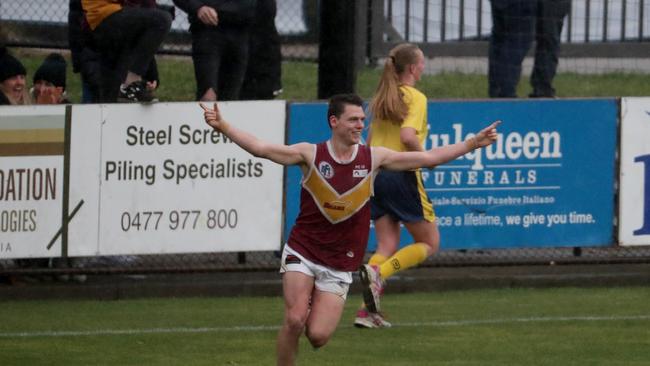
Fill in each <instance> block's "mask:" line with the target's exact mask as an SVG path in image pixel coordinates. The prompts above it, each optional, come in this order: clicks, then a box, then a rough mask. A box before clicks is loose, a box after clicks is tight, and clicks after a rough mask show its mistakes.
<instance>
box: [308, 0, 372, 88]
mask: <svg viewBox="0 0 650 366" xmlns="http://www.w3.org/2000/svg"><path fill="white" fill-rule="evenodd" d="M366 12H367V0H362V1H349V0H328V1H321V3H320V20H321V22H320V24H321V28H320V42H319V48H318V55H319V56H318V58H319V62H318V98H319V99H327V98H329V97H331V96H332V95H334V94H338V93H354V92H355V90H356V83H357V68H358V67H359V64H361V63H362V62H363V61H364V60H365V51H366V49H365V44H366V19H367V14H366Z"/></svg>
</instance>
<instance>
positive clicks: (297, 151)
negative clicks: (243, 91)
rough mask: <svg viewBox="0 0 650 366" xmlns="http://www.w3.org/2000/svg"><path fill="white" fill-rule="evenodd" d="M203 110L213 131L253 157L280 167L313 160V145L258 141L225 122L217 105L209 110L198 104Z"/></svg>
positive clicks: (206, 120)
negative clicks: (266, 160) (222, 135)
mask: <svg viewBox="0 0 650 366" xmlns="http://www.w3.org/2000/svg"><path fill="white" fill-rule="evenodd" d="M199 105H200V106H201V108H203V111H204V113H203V116H204V118H205V122H206V123H207V124H208V125H210V126H211V127H212V128H214V129H215V130H217V131H219V132H221V133H222V134H224V135H226V136H228V138H229V139H231V140H232V141H233V142H234V143H236V144H237V145H238V146H239V147H241V148H242V149H244V150H246V151H248V152H249V153H251V154H253V155H254V156H257V157H260V158H265V159H269V160H271V161H273V162H276V163H278V164H282V165H295V164H301V165H302V164H306V163H307V162H309V161H311V159H312V158H313V156H312V155H313V154H314V153H313V151H314V149H313V145H312V144H308V143H304V142H303V143H299V144H295V145H289V146H287V145H282V144H274V143H270V142H266V141H263V140H260V139H259V138H257V137H255V136H253V135H252V134H250V133H248V132H246V131H242V130H240V129H239V128H236V127H234V126H232V125H230V124H229V123H228V122H226V121H225V120H224V119H223V117H222V116H221V112H220V111H219V107H218V106H217V103H214V109H210V108H208V107H206V106H204V105H203V104H202V103H199Z"/></svg>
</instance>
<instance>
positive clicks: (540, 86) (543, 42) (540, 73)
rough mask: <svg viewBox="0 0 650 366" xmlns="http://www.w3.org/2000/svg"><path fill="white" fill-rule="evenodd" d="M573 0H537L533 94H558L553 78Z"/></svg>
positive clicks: (543, 95)
mask: <svg viewBox="0 0 650 366" xmlns="http://www.w3.org/2000/svg"><path fill="white" fill-rule="evenodd" d="M570 11H571V0H544V1H541V0H539V1H537V19H536V22H535V42H536V43H535V64H534V66H533V72H532V74H531V76H530V85H531V86H532V87H533V92H532V93H531V94H530V95H529V96H530V97H531V98H554V97H555V89H554V88H553V78H555V73H556V71H557V64H558V54H559V52H560V36H561V35H562V27H563V26H564V18H565V17H566V16H567V15H568V14H569V12H570Z"/></svg>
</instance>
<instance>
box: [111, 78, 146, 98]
mask: <svg viewBox="0 0 650 366" xmlns="http://www.w3.org/2000/svg"><path fill="white" fill-rule="evenodd" d="M117 100H118V101H120V102H153V101H154V97H153V95H152V94H151V92H150V91H149V90H148V89H147V83H145V81H144V80H138V81H134V82H132V83H131V84H129V85H126V86H124V85H122V86H120V93H119V95H118V97H117Z"/></svg>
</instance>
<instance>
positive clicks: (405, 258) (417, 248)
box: [368, 243, 428, 279]
mask: <svg viewBox="0 0 650 366" xmlns="http://www.w3.org/2000/svg"><path fill="white" fill-rule="evenodd" d="M427 248H428V245H426V244H424V243H413V244H411V245H407V246H405V247H404V248H402V249H400V250H398V251H397V253H395V254H393V256H392V257H390V258H388V259H386V260H385V261H384V262H383V263H382V264H381V265H380V266H379V271H380V273H381V278H383V279H386V278H388V277H390V276H392V275H394V274H395V273H397V272H399V271H403V270H405V269H407V268H411V267H414V266H417V265H418V264H420V263H422V262H424V260H425V259H427ZM375 255H376V254H375ZM375 255H373V256H372V257H371V258H370V261H369V262H368V263H369V264H373V263H372V262H371V261H372V259H373V258H374V257H375ZM381 257H383V256H381Z"/></svg>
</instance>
